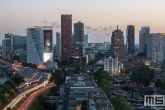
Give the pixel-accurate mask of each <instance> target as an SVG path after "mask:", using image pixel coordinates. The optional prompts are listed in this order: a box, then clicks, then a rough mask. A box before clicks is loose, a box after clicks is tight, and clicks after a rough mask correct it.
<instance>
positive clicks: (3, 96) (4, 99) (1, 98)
mask: <svg viewBox="0 0 165 110" xmlns="http://www.w3.org/2000/svg"><path fill="white" fill-rule="evenodd" d="M0 100H1V103H2V104H5V103H6V102H7V99H6V97H5V95H4V94H2V93H0Z"/></svg>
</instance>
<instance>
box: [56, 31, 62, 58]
mask: <svg viewBox="0 0 165 110" xmlns="http://www.w3.org/2000/svg"><path fill="white" fill-rule="evenodd" d="M56 54H57V56H58V57H59V56H61V34H60V33H59V32H56Z"/></svg>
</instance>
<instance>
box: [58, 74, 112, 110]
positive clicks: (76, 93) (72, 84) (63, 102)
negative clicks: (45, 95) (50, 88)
mask: <svg viewBox="0 0 165 110" xmlns="http://www.w3.org/2000/svg"><path fill="white" fill-rule="evenodd" d="M97 92H99V93H101V94H103V95H100V96H101V97H100V99H102V97H103V98H105V99H106V102H105V103H102V102H98V101H99V98H98V101H97V100H96V102H97V103H98V105H99V106H96V107H95V108H98V110H100V109H101V108H102V107H104V105H108V108H113V106H112V105H111V103H110V101H109V100H108V98H107V96H106V94H105V93H104V92H103V91H102V90H101V89H100V88H98V87H97V84H96V83H95V82H94V80H93V78H92V76H91V75H88V74H86V73H85V74H84V73H80V74H74V75H73V76H66V80H65V84H63V85H61V86H60V98H59V104H58V106H60V108H61V110H80V108H81V104H82V102H83V101H84V100H86V101H87V103H89V104H88V105H89V108H90V107H91V100H90V99H91V98H92V97H89V94H90V93H91V94H93V96H95V97H93V98H97V96H98V95H96V93H97ZM98 97H99V96H98ZM102 104H103V105H102ZM106 107H107V106H106ZM89 110H95V109H89ZM108 110H113V109H108Z"/></svg>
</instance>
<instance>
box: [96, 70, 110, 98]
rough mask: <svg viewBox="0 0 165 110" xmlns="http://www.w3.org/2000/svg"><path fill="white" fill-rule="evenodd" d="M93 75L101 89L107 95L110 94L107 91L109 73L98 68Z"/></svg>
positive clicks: (108, 88)
mask: <svg viewBox="0 0 165 110" xmlns="http://www.w3.org/2000/svg"><path fill="white" fill-rule="evenodd" d="M93 75H94V79H95V81H96V82H97V83H98V85H99V86H100V87H101V88H102V89H103V91H104V92H105V93H106V94H107V96H108V97H109V95H110V94H109V92H110V85H109V81H110V76H109V73H108V72H106V71H104V70H101V69H99V70H98V71H96V72H95V73H94V74H93Z"/></svg>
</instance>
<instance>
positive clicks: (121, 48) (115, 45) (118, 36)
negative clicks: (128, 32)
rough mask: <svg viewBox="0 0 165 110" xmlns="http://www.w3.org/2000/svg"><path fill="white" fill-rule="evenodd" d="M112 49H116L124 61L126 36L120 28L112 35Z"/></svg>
mask: <svg viewBox="0 0 165 110" xmlns="http://www.w3.org/2000/svg"><path fill="white" fill-rule="evenodd" d="M111 49H114V51H115V53H116V55H117V57H118V59H119V61H120V62H123V61H124V59H125V45H124V36H123V32H122V31H121V30H119V29H118V26H117V30H114V31H113V32H112V37H111Z"/></svg>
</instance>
